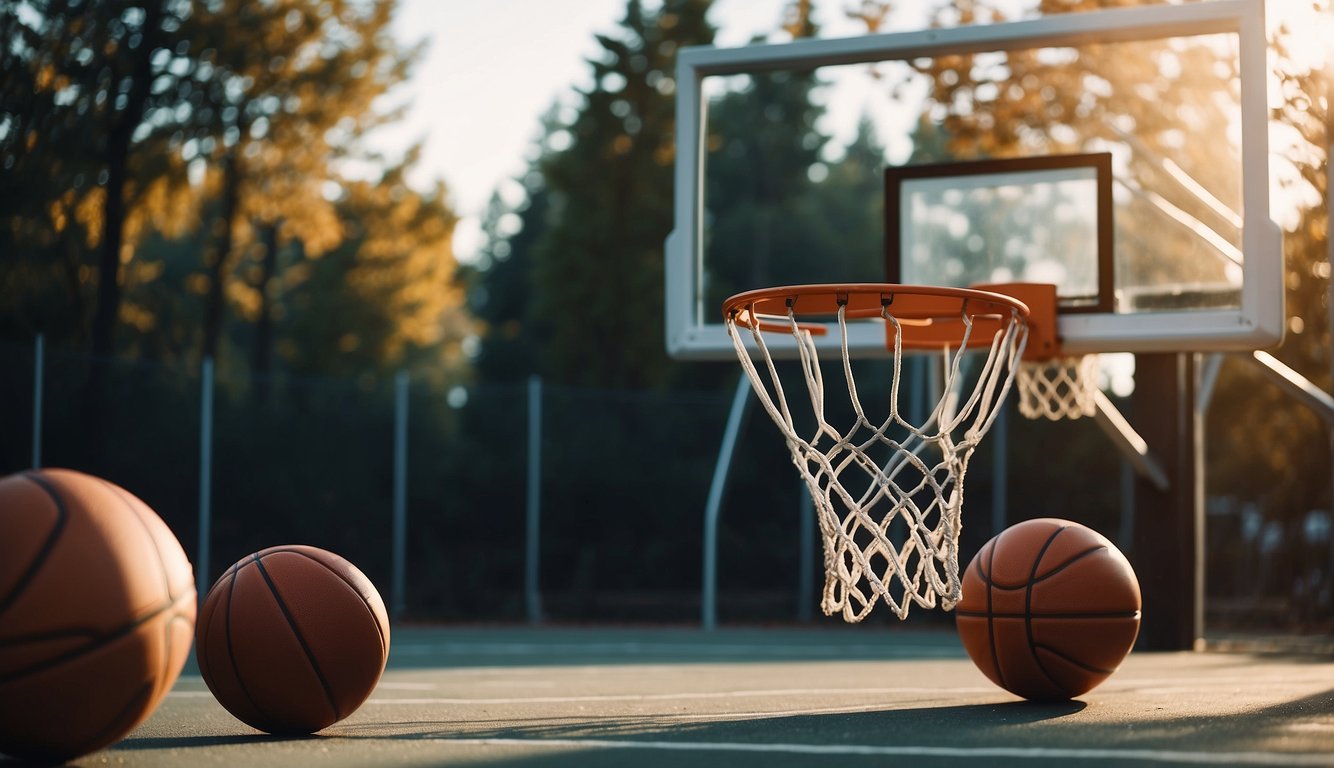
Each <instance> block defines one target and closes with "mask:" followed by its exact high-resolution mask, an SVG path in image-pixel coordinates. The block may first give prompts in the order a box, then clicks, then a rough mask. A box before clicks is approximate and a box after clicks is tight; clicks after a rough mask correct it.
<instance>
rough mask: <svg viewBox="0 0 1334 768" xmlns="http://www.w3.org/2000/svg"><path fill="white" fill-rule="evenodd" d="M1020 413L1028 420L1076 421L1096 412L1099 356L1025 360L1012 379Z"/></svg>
mask: <svg viewBox="0 0 1334 768" xmlns="http://www.w3.org/2000/svg"><path fill="white" fill-rule="evenodd" d="M1015 389H1017V390H1018V391H1019V412H1020V413H1022V414H1023V415H1024V416H1026V417H1028V418H1030V419H1044V418H1045V419H1049V420H1051V421H1060V420H1062V419H1078V418H1081V417H1084V416H1092V415H1093V414H1094V413H1096V412H1097V410H1098V400H1097V395H1098V356H1097V355H1076V356H1069V355H1065V356H1060V357H1052V358H1048V359H1046V360H1024V361H1022V362H1021V363H1020V364H1019V374H1018V376H1016V377H1015Z"/></svg>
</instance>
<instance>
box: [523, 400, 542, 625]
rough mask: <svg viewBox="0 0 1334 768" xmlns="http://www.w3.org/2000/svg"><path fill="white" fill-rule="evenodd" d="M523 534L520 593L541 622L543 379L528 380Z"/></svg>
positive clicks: (532, 620) (531, 615)
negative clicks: (526, 501) (539, 584)
mask: <svg viewBox="0 0 1334 768" xmlns="http://www.w3.org/2000/svg"><path fill="white" fill-rule="evenodd" d="M527 522H528V524H527V527H526V530H525V531H524V567H523V588H524V589H523V591H524V603H525V605H526V606H527V610H528V621H529V623H531V624H537V623H540V622H541V621H542V595H541V593H540V592H539V591H538V574H539V573H540V566H541V560H540V557H541V549H540V548H539V547H538V544H539V543H540V541H541V530H542V377H541V376H537V375H533V376H529V377H528V503H527Z"/></svg>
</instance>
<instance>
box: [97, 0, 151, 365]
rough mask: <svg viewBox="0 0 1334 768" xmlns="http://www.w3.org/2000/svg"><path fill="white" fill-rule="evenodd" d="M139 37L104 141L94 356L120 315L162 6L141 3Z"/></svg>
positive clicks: (100, 353) (108, 343)
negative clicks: (132, 188) (133, 173)
mask: <svg viewBox="0 0 1334 768" xmlns="http://www.w3.org/2000/svg"><path fill="white" fill-rule="evenodd" d="M144 14H145V15H144V24H143V27H142V40H141V41H140V43H139V45H138V47H137V48H135V49H133V53H132V56H133V59H132V61H131V63H130V66H131V71H130V90H129V93H127V94H126V100H125V108H124V109H123V110H121V111H120V112H119V113H117V112H116V111H114V109H113V110H112V112H111V119H110V126H109V127H108V130H107V144H106V171H107V185H106V199H105V202H104V203H103V209H102V243H101V249H100V251H99V253H98V260H97V303H96V305H95V308H94V310H93V328H92V343H93V356H94V357H109V356H111V354H112V353H113V352H114V351H115V334H116V319H117V317H118V315H119V314H120V299H121V296H120V252H121V248H122V246H123V245H124V234H125V212H126V210H127V209H128V208H129V205H128V203H127V200H126V188H125V187H126V182H128V181H129V175H130V174H129V167H130V153H131V151H132V150H133V146H132V145H133V142H134V131H135V129H136V128H138V127H139V124H140V123H141V122H142V121H143V117H144V107H145V106H146V105H147V103H148V95H149V88H150V86H151V85H152V82H153V54H154V53H155V52H156V51H157V49H158V48H159V47H160V46H161V44H162V32H161V28H162V4H161V3H145V5H144Z"/></svg>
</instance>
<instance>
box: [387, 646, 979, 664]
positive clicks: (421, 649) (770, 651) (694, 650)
mask: <svg viewBox="0 0 1334 768" xmlns="http://www.w3.org/2000/svg"><path fill="white" fill-rule="evenodd" d="M389 653H390V655H391V656H392V655H394V654H395V653H399V654H403V655H406V656H427V655H431V654H437V653H441V654H450V655H464V654H474V655H486V656H546V655H551V654H571V655H576V656H587V655H590V654H606V653H619V654H626V655H634V654H641V653H675V654H690V655H697V656H710V655H712V656H737V657H744V658H756V657H762V658H767V657H770V656H777V657H786V656H790V655H794V654H795V655H800V656H807V657H811V658H820V659H828V658H833V659H837V658H840V657H841V656H845V655H847V654H869V655H873V656H875V657H876V658H877V659H896V658H898V657H900V656H911V657H913V658H918V657H922V656H925V657H929V658H941V659H953V658H958V659H963V658H967V656H966V654H965V653H964V650H963V647H962V646H957V645H956V646H953V647H950V646H944V647H942V646H941V645H939V644H934V645H891V644H885V645H875V644H867V643H863V644H847V645H840V644H830V645H814V644H813V645H794V644H786V645H764V644H751V643H717V644H714V643H641V642H611V643H525V642H514V643H467V642H455V643H451V642H444V643H411V644H402V645H397V646H394V647H393V648H391V649H390V651H389ZM854 660H861V659H854Z"/></svg>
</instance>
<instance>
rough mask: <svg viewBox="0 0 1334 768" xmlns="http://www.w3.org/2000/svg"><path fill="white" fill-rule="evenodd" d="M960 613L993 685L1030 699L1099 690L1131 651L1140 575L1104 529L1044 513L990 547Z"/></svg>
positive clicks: (977, 563) (967, 583)
mask: <svg viewBox="0 0 1334 768" xmlns="http://www.w3.org/2000/svg"><path fill="white" fill-rule="evenodd" d="M955 612H956V624H957V626H958V628H959V636H960V638H962V640H963V645H964V648H966V649H967V650H968V655H969V656H971V657H972V659H973V663H975V664H976V665H977V666H978V668H979V669H981V670H982V672H983V673H984V674H986V676H987V677H989V678H991V680H992V682H994V683H996V684H997V685H999V686H1000V687H1002V688H1004V689H1005V690H1007V691H1009V692H1011V693H1013V694H1016V695H1018V696H1022V697H1024V698H1026V699H1033V700H1035V701H1061V700H1065V699H1069V698H1072V697H1075V696H1078V695H1080V694H1082V693H1085V692H1087V691H1090V690H1092V689H1093V687H1094V686H1096V685H1098V684H1099V683H1101V682H1102V681H1103V680H1105V679H1107V677H1108V676H1109V675H1111V674H1112V672H1114V671H1116V668H1117V667H1118V666H1120V664H1121V662H1122V660H1124V659H1125V657H1126V654H1128V653H1129V652H1130V648H1131V646H1133V645H1134V644H1135V637H1136V635H1138V634H1139V619H1140V592H1139V582H1138V581H1137V580H1136V579H1135V572H1134V571H1133V570H1131V568H1130V563H1129V562H1127V561H1126V558H1125V556H1124V555H1122V554H1121V552H1120V550H1118V549H1117V548H1116V546H1115V545H1113V544H1112V543H1111V542H1110V541H1108V540H1107V539H1105V538H1103V536H1102V535H1100V534H1098V533H1097V532H1095V531H1092V530H1090V529H1088V528H1085V527H1084V526H1082V525H1080V524H1078V523H1072V522H1070V521H1068V520H1057V519H1053V518H1040V519H1037V520H1028V521H1025V522H1022V523H1019V524H1018V525H1015V526H1012V527H1010V528H1007V529H1006V530H1004V531H1001V532H1000V533H999V534H997V536H996V537H995V538H993V539H992V540H991V541H989V542H987V543H986V544H985V545H984V546H983V547H982V549H981V551H979V552H978V553H977V556H976V557H974V558H973V561H972V562H971V563H969V564H968V570H967V571H965V572H964V577H963V599H962V600H961V601H960V602H959V604H958V606H957V607H956V608H955Z"/></svg>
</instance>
